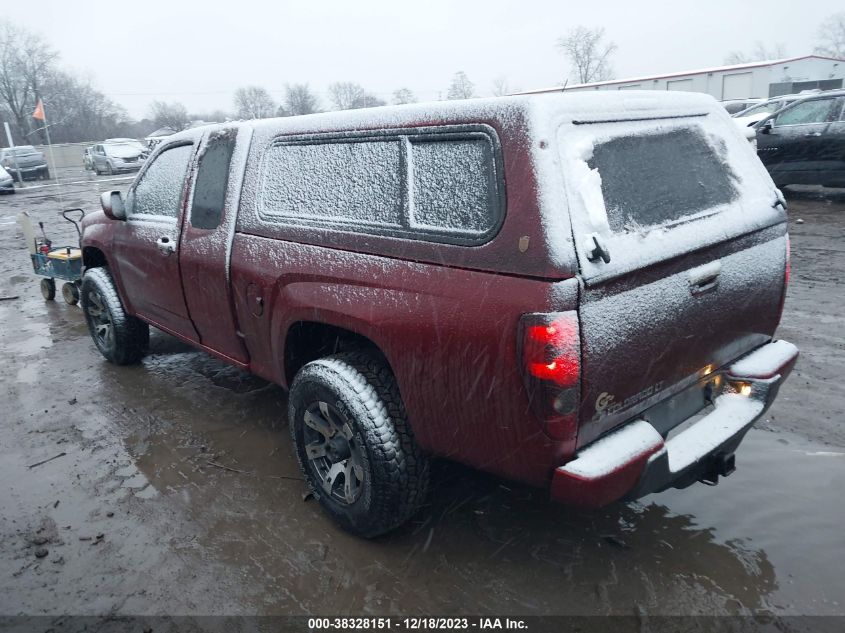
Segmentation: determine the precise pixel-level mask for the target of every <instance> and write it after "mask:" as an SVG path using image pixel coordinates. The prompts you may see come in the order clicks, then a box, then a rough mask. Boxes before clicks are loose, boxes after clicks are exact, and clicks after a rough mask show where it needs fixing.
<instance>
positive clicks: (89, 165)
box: [82, 145, 94, 171]
mask: <svg viewBox="0 0 845 633" xmlns="http://www.w3.org/2000/svg"><path fill="white" fill-rule="evenodd" d="M93 153H94V146H93V145H89V146H88V147H86V148H85V151H83V152H82V164H83V165H84V166H85V171H91V170H92V169H94V158H93V156H92V154H93Z"/></svg>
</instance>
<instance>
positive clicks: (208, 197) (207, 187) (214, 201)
mask: <svg viewBox="0 0 845 633" xmlns="http://www.w3.org/2000/svg"><path fill="white" fill-rule="evenodd" d="M234 147H235V134H234V131H228V132H226V133H223V134H216V135H214V136H212V137H211V138H210V139H209V140H208V143H207V144H206V146H205V150H204V151H203V153H202V156H200V159H199V171H198V173H197V180H196V185H195V187H194V199H193V203H192V205H191V225H192V226H193V227H195V228H198V229H216V228H217V227H218V226H219V225H220V219H221V217H222V215H223V205H224V204H225V202H226V185H227V184H228V182H229V161H230V160H231V158H232V150H233V149H234Z"/></svg>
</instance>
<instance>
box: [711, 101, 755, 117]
mask: <svg viewBox="0 0 845 633" xmlns="http://www.w3.org/2000/svg"><path fill="white" fill-rule="evenodd" d="M763 101H765V99H729V100H728V101H720V102H719V103H720V104H721V105H722V107H723V108H724V109H725V110H727V111H728V114H731V115H734V114H738V113H740V112H742V111H743V110H747V109H748V108H750V107H751V106H755V105H757V104H758V103H762V102H763Z"/></svg>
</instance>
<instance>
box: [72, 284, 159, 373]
mask: <svg viewBox="0 0 845 633" xmlns="http://www.w3.org/2000/svg"><path fill="white" fill-rule="evenodd" d="M80 294H81V297H80V298H81V300H82V312H83V314H85V321H86V323H87V324H88V331H89V332H90V333H91V338H92V339H94V344H95V345H96V346H97V349H98V350H100V353H101V354H102V355H103V356H105V357H106V359H107V360H109V361H111V362H113V363H115V364H116V365H129V364H131V363H136V362H138V361H139V360H141V357H142V356H143V355H144V351H146V349H147V345H148V344H149V342H150V327H149V326H148V325H147V324H146V323H144V322H143V321H141V320H140V319H137V318H135V317H133V316H129V315H128V314H126V312H125V311H124V309H123V304H122V303H121V302H120V297H119V296H118V294H117V289H116V288H115V286H114V282H113V281H112V278H111V275H110V274H109V271H108V269H106V268H92V269H91V270H88V271H87V272H86V273H85V276H84V277H83V278H82V290H81V293H80Z"/></svg>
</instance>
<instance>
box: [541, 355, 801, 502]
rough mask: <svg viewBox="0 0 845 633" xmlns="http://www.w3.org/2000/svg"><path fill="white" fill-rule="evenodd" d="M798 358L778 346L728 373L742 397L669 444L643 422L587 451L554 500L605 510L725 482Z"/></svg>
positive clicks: (557, 483)
mask: <svg viewBox="0 0 845 633" xmlns="http://www.w3.org/2000/svg"><path fill="white" fill-rule="evenodd" d="M797 358H798V349H797V348H796V347H795V346H794V345H792V344H791V343H787V342H786V341H774V342H771V343H768V344H766V345H763V346H762V347H759V348H757V349H756V350H754V351H753V352H751V353H750V354H748V355H746V356H744V357H743V358H741V359H739V360H738V361H736V362H734V363H733V364H731V365H730V366H729V367H727V369H725V370H724V371H723V372H721V373H722V375H723V377H724V379H725V380H726V381H727V382H728V383H729V384H732V385H734V386H735V387H736V389H737V390H736V391H731V392H728V393H723V394H722V395H720V396H719V397H717V398H716V399H715V400H714V402H713V404H714V408H713V410H712V411H711V412H710V413H709V414H707V415H706V416H705V417H703V418H701V419H700V420H698V421H697V422H696V423H695V424H693V425H692V426H689V427H688V428H686V429H685V430H683V431H682V432H680V433H678V434H677V435H674V436H672V437H669V438H668V439H667V438H664V437H663V436H662V435H661V434H660V433H659V432H658V431H657V430H656V429H655V428H654V427H653V426H652V425H651V424H649V423H648V422H647V421H646V420H643V419H638V420H634V421H632V422H630V423H628V424H626V425H625V426H623V427H621V428H620V429H618V430H616V431H614V432H612V433H610V434H609V435H606V436H604V437H602V438H600V439H599V440H597V441H595V442H593V443H592V444H590V445H588V446H586V447H585V448H583V449H582V450H580V451H579V452H578V454H577V455H576V458H575V459H574V460H572V461H571V462H569V463H568V464H566V465H565V466H561V467H559V468H557V469H556V470H555V473H554V476H553V479H552V487H551V496H552V499H554V500H555V501H560V502H562V503H568V504H572V505H579V506H584V507H601V506H603V505H606V504H608V503H611V502H613V501H616V500H617V499H621V498H623V497H624V498H626V499H637V498H639V497H642V496H644V495H647V494H650V493H652V492H660V491H661V490H665V489H667V488H685V487H686V486H689V485H690V484H692V483H694V482H696V481H698V480H700V479H702V478H708V477H711V476H712V475H713V474H714V472H715V473H716V474H719V470H720V469H724V468H726V460H728V461H730V460H729V458H730V456H732V455H733V452H734V451H735V450H736V448H737V446H739V443H740V442H741V441H742V438H743V437H744V436H745V434H746V433H747V432H748V430H749V429H750V428H751V427H752V426H753V425H754V423H755V422H756V421H757V420H758V419H759V418H760V416H762V415H763V413H765V411H766V409H768V407H769V405H771V403H772V401H773V400H774V399H775V396H776V395H777V392H778V389H779V388H780V385H781V383H782V382H783V381H784V379H786V377H787V376H788V375H789V372H791V371H792V367H793V366H794V365H795V361H796V359H797ZM721 474H726V473H725V472H722V473H721Z"/></svg>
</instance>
